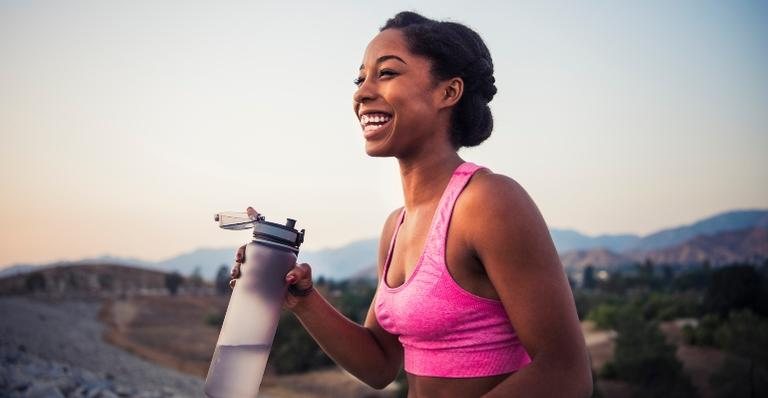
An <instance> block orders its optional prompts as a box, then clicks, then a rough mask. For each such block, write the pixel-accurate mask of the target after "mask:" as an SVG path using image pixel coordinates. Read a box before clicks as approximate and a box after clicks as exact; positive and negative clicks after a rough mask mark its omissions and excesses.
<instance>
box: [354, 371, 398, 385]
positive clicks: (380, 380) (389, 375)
mask: <svg viewBox="0 0 768 398" xmlns="http://www.w3.org/2000/svg"><path fill="white" fill-rule="evenodd" d="M399 372H400V370H399V369H398V370H397V371H394V372H392V371H390V370H387V371H380V372H376V373H374V374H372V375H370V376H369V377H367V378H366V379H365V380H363V382H365V384H367V385H369V386H370V387H371V388H375V389H377V390H383V389H384V388H386V387H387V386H388V385H390V384H392V382H393V381H395V379H396V378H397V374H398V373H399Z"/></svg>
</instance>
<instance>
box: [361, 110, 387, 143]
mask: <svg viewBox="0 0 768 398" xmlns="http://www.w3.org/2000/svg"><path fill="white" fill-rule="evenodd" d="M391 120H392V115H390V114H388V113H383V112H375V113H366V114H364V115H363V116H360V126H362V127H363V136H364V137H365V138H366V139H371V138H374V137H375V136H376V135H378V134H379V133H381V132H383V131H384V128H385V127H386V126H388V125H389V123H390V121H391Z"/></svg>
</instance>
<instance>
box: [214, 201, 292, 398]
mask: <svg viewBox="0 0 768 398" xmlns="http://www.w3.org/2000/svg"><path fill="white" fill-rule="evenodd" d="M215 219H216V221H218V222H219V225H220V226H221V227H222V228H225V229H245V228H248V226H247V225H250V227H252V228H253V229H254V231H253V240H252V241H251V242H250V243H248V245H247V246H246V248H245V262H244V264H243V265H242V266H241V267H240V278H239V279H238V280H237V283H236V284H235V288H234V290H233V291H232V296H231V297H230V299H229V305H228V306H227V313H226V315H225V316H224V324H223V325H222V327H221V332H220V333H219V340H218V342H217V343H216V350H215V351H214V353H213V359H212V360H211V365H210V367H209V368H208V376H207V377H206V379H205V395H206V396H208V397H212V398H249V397H256V396H257V394H258V392H259V386H260V385H261V379H262V377H263V376H264V368H265V367H266V364H267V358H268V357H269V351H270V349H271V347H272V340H274V338H275V331H276V329H277V322H278V320H279V319H280V311H281V308H282V303H283V298H284V297H285V292H286V288H287V285H286V283H285V275H286V274H287V273H288V271H290V270H291V269H292V268H293V266H294V265H295V264H296V256H297V255H298V252H299V246H300V245H301V243H302V242H303V241H304V230H301V232H299V231H297V230H296V229H294V226H295V225H296V221H295V220H292V219H288V221H287V222H286V224H285V225H280V224H275V223H271V222H267V221H265V220H264V217H263V216H259V217H258V218H254V219H250V218H248V216H246V215H245V213H219V214H217V215H216V218H215Z"/></svg>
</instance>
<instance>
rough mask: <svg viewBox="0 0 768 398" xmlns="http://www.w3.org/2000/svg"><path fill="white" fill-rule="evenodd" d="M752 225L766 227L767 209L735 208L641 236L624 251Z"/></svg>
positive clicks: (643, 249) (635, 250)
mask: <svg viewBox="0 0 768 398" xmlns="http://www.w3.org/2000/svg"><path fill="white" fill-rule="evenodd" d="M752 227H763V228H768V211H765V210H737V211H729V212H726V213H721V214H718V215H715V216H712V217H708V218H705V219H703V220H701V221H697V222H695V223H693V224H690V225H684V226H681V227H676V228H670V229H664V230H661V231H659V232H655V233H652V234H650V235H647V236H645V237H643V238H642V239H640V240H638V241H637V242H635V244H633V245H632V246H631V247H628V248H627V249H626V250H624V252H627V253H633V252H634V253H638V252H645V251H650V250H656V249H663V248H665V247H671V246H674V245H677V244H680V243H683V242H685V241H688V240H690V239H693V238H695V237H696V236H699V235H714V234H717V233H719V232H725V231H736V230H743V229H746V228H752Z"/></svg>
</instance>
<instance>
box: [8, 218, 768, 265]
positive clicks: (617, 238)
mask: <svg viewBox="0 0 768 398" xmlns="http://www.w3.org/2000/svg"><path fill="white" fill-rule="evenodd" d="M750 228H768V211H766V210H737V211H729V212H725V213H721V214H717V215H714V216H712V217H708V218H705V219H703V220H700V221H697V222H695V223H693V224H690V225H685V226H680V227H675V228H669V229H664V230H661V231H658V232H655V233H652V234H649V235H646V236H643V237H640V236H637V235H632V234H616V235H598V236H589V235H585V234H582V233H580V232H578V231H574V230H571V229H557V228H552V229H550V234H551V236H552V240H553V241H554V243H555V247H556V248H557V250H558V253H560V258H561V261H562V263H563V264H564V265H566V266H567V267H584V266H586V264H590V263H592V264H606V265H621V264H626V263H631V262H633V261H642V260H643V259H645V258H651V259H652V260H653V261H655V262H656V261H658V262H667V261H672V260H677V261H680V262H683V263H685V262H689V261H696V260H695V259H701V258H705V257H706V256H712V259H713V260H712V261H714V262H718V261H721V260H722V261H726V260H725V259H728V258H736V257H737V254H738V253H746V254H744V255H745V256H749V255H751V254H750V253H752V251H755V250H756V251H755V253H756V254H758V255H759V253H763V252H762V251H760V250H762V249H759V248H760V247H763V246H761V245H765V244H768V243H766V239H765V237H764V236H763V235H760V234H761V232H759V231H758V232H753V233H747V234H741V233H734V234H731V235H729V234H725V235H721V234H722V233H727V232H735V231H744V230H747V229H750ZM707 237H709V238H707ZM697 239H698V240H697ZM740 239H742V240H745V242H742V243H738V242H741V241H740ZM723 240H724V241H727V242H730V243H727V244H724V243H722V244H721V241H723ZM377 242H378V240H377V239H365V240H359V241H355V242H352V243H350V244H347V245H344V246H341V247H338V248H329V249H322V250H303V251H302V252H301V253H300V255H299V261H300V262H307V263H309V264H311V265H312V269H313V273H314V275H315V276H324V277H326V278H331V279H345V278H350V277H353V278H356V277H360V276H365V275H370V274H371V269H372V268H371V267H372V266H373V265H375V263H376V250H377V245H378V243H377ZM734 242H736V243H734ZM750 242H751V243H750ZM681 245H682V246H681ZM707 245H709V246H707ZM723 245H725V246H727V248H726V247H724V246H723ZM707 247H711V250H710V249H707ZM750 248H753V249H750ZM750 250H752V251H750ZM234 253H235V248H234V247H232V248H221V249H197V250H194V251H191V252H188V253H184V254H181V255H179V256H175V257H172V258H170V259H167V260H164V261H160V262H157V263H150V262H145V261H141V260H138V259H120V258H112V257H101V258H97V259H89V260H83V261H80V262H77V263H78V264H83V263H105V262H109V263H116V264H136V265H141V266H144V267H151V268H156V269H159V270H163V271H174V270H176V271H179V272H181V273H182V274H185V275H189V274H191V273H192V272H193V271H194V270H195V268H196V267H198V266H199V267H200V270H201V274H202V276H203V277H204V278H206V279H208V280H212V279H213V278H214V276H215V274H216V271H217V270H218V268H219V267H220V266H221V265H224V266H225V267H227V268H229V267H230V266H231V265H232V262H233V257H234ZM725 253H730V254H725ZM107 260H109V261H107ZM32 269H35V267H34V266H31V265H19V266H16V267H15V268H6V269H4V270H0V277H2V276H3V275H8V274H9V273H18V272H27V271H29V270H32ZM373 273H374V274H375V268H373Z"/></svg>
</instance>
